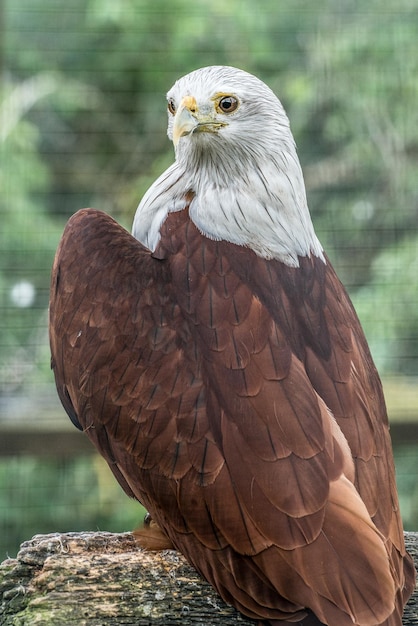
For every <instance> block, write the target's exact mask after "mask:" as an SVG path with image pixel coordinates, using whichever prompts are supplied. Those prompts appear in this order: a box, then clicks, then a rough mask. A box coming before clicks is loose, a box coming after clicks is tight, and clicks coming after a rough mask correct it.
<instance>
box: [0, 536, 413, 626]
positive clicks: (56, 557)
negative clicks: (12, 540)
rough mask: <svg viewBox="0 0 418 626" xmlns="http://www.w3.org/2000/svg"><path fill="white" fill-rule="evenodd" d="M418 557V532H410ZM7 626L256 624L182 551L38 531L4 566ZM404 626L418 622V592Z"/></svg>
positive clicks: (0, 568)
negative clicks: (150, 549) (230, 603)
mask: <svg viewBox="0 0 418 626" xmlns="http://www.w3.org/2000/svg"><path fill="white" fill-rule="evenodd" d="M406 541H407V545H408V549H409V551H410V553H411V554H412V555H413V556H414V559H415V563H416V564H417V561H418V533H406ZM0 602H1V606H0V625H1V626H36V625H42V626H72V625H77V626H123V625H129V626H180V625H181V626H194V625H197V624H205V625H206V626H217V625H219V626H221V625H222V626H237V625H239V626H246V625H247V626H251V625H252V626H254V622H253V621H251V620H248V619H246V618H244V617H243V616H242V615H240V614H239V613H237V611H235V610H234V609H233V608H232V607H230V606H227V605H226V604H225V603H224V602H222V600H221V599H220V598H219V597H218V595H217V594H216V593H215V592H214V591H213V590H212V588H211V587H210V586H209V585H208V584H207V583H206V582H205V581H203V580H202V578H201V577H200V576H199V575H198V574H197V573H196V572H195V570H193V569H192V568H191V567H190V566H189V565H188V564H187V562H186V561H185V559H184V558H183V557H182V556H181V555H180V554H179V553H178V552H174V551H172V550H166V551H163V552H144V551H143V550H141V549H140V548H138V547H137V545H136V543H135V538H134V536H133V535H132V534H130V533H124V534H112V533H104V532H96V533H66V534H51V535H37V536H35V537H34V538H33V539H31V540H30V541H26V542H25V543H23V544H22V546H21V549H20V551H19V553H18V555H17V557H16V559H8V560H6V561H4V563H3V564H2V565H0ZM403 623H404V626H412V625H413V624H416V625H418V594H415V595H414V596H413V597H412V598H411V600H410V602H409V603H408V606H407V608H406V610H405V615H404V622H403Z"/></svg>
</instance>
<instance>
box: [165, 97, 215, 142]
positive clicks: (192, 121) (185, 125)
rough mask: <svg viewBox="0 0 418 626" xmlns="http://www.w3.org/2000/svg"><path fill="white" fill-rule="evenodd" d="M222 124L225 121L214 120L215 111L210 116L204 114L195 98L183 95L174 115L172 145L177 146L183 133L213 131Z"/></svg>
mask: <svg viewBox="0 0 418 626" xmlns="http://www.w3.org/2000/svg"><path fill="white" fill-rule="evenodd" d="M223 126H226V122H219V121H218V120H216V119H215V111H214V112H213V115H212V116H211V115H208V114H205V115H204V114H202V113H201V112H200V111H199V107H198V106H197V102H196V100H195V98H194V97H193V96H185V97H184V98H183V100H182V101H181V103H180V106H179V108H178V109H177V112H176V114H175V116H174V124H173V143H174V146H175V147H176V146H177V144H178V142H179V140H180V137H184V135H190V133H193V132H208V133H214V132H216V131H218V130H219V129H220V128H222V127H223Z"/></svg>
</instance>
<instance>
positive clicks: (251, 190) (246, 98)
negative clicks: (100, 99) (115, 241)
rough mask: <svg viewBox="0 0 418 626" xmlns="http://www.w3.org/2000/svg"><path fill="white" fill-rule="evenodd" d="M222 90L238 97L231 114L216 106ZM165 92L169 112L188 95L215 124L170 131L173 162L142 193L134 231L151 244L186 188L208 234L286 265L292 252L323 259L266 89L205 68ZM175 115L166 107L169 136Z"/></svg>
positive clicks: (280, 115) (290, 147) (287, 137)
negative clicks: (206, 128) (210, 127)
mask: <svg viewBox="0 0 418 626" xmlns="http://www.w3.org/2000/svg"><path fill="white" fill-rule="evenodd" d="M225 96H233V97H234V98H235V99H236V100H237V101H238V106H237V108H236V109H235V110H233V111H232V112H223V111H222V110H220V108H219V106H218V105H219V100H220V99H221V98H222V97H225ZM167 97H168V99H169V102H170V103H171V107H170V108H172V109H176V110H178V109H179V108H180V106H181V103H182V101H184V98H187V97H192V98H194V101H195V102H196V105H197V110H198V111H199V115H200V116H202V117H204V118H205V119H211V120H212V123H213V124H214V128H215V127H216V130H213V131H212V132H193V131H190V132H188V133H187V134H184V136H181V137H180V139H179V140H178V141H177V137H176V141H177V145H176V161H175V163H174V164H173V165H172V166H171V167H170V168H168V170H166V172H164V173H163V174H162V175H161V176H160V177H159V178H158V179H157V180H156V181H155V183H154V184H153V185H152V186H151V187H150V189H149V190H148V192H147V193H146V194H145V196H144V198H143V199H142V201H141V203H140V205H139V207H138V209H137V212H136V215H135V220H134V224H133V235H134V236H135V237H136V238H137V239H139V240H140V241H141V242H142V243H144V245H146V246H147V247H148V248H149V249H151V250H154V249H155V248H156V246H157V245H158V241H159V230H160V227H161V224H162V223H163V221H164V219H165V218H166V216H167V214H168V213H169V212H171V211H180V210H181V209H183V208H185V206H186V204H187V200H186V199H185V195H186V194H187V193H188V192H193V200H192V202H191V204H190V210H189V213H190V217H191V219H192V220H193V222H194V223H195V225H196V226H197V227H198V228H199V230H200V231H201V232H202V233H203V234H204V235H206V236H207V237H209V238H212V239H216V240H226V241H230V242H231V243H235V244H238V245H242V246H247V247H249V248H251V249H252V250H254V251H255V252H256V254H258V255H259V256H261V257H264V258H266V259H272V258H275V259H278V260H280V261H282V262H284V263H286V264H287V265H290V266H293V267H297V266H298V264H299V262H298V256H307V255H311V254H314V255H316V256H319V257H321V258H322V259H323V258H324V257H323V251H322V247H321V244H320V243H319V241H318V239H317V237H316V235H315V232H314V229H313V225H312V222H311V218H310V214H309V210H308V206H307V202H306V193H305V185H304V181H303V174H302V170H301V167H300V164H299V159H298V157H297V154H296V147H295V142H294V139H293V136H292V133H291V131H290V128H289V120H288V118H287V116H286V113H285V111H284V109H283V107H282V105H281V103H280V101H279V100H278V98H277V97H276V96H275V95H274V93H273V92H272V91H271V89H270V88H269V87H267V85H265V84H264V83H263V82H262V81H261V80H259V79H258V78H256V77H255V76H253V75H251V74H248V73H247V72H244V71H242V70H238V69H235V68H232V67H224V66H212V67H206V68H202V69H199V70H196V71H194V72H192V73H190V74H187V75H186V76H184V77H183V78H180V79H179V80H178V81H177V82H176V83H175V85H174V86H173V87H172V89H171V90H170V91H169V92H168V94H167ZM174 119H175V118H174V114H172V113H170V112H169V123H168V136H169V137H170V139H173V124H174ZM189 198H190V194H189Z"/></svg>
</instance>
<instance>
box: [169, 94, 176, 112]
mask: <svg viewBox="0 0 418 626" xmlns="http://www.w3.org/2000/svg"><path fill="white" fill-rule="evenodd" d="M167 106H168V110H169V111H170V113H171V115H174V114H175V112H176V105H175V104H174V100H173V98H170V100H169V101H168V104H167Z"/></svg>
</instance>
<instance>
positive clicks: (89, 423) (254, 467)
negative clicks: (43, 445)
mask: <svg viewBox="0 0 418 626" xmlns="http://www.w3.org/2000/svg"><path fill="white" fill-rule="evenodd" d="M188 201H189V202H190V197H189V200H188ZM185 203H186V204H187V199H185ZM50 335H51V351H52V365H53V369H54V374H55V378H56V382H57V389H58V393H59V395H60V398H61V400H62V402H63V405H64V407H65V408H66V410H67V412H68V413H69V415H70V417H71V418H72V420H73V421H74V422H75V423H78V424H79V425H80V426H81V428H82V429H83V430H84V431H85V432H86V434H87V435H88V436H89V437H90V438H91V439H92V441H93V443H94V444H95V445H96V447H97V448H98V449H99V451H100V452H101V453H102V454H103V456H104V457H105V458H106V459H107V461H108V463H109V465H110V467H111V469H112V471H113V472H114V474H115V476H116V478H117V479H118V480H119V482H120V484H121V485H122V487H123V488H124V489H125V491H126V492H127V493H128V494H129V495H131V496H132V495H134V496H135V497H136V498H137V499H139V500H140V501H141V502H142V503H143V504H144V505H145V506H146V507H147V508H148V510H149V511H150V513H151V515H152V517H153V519H154V520H155V521H156V522H157V523H158V524H159V526H160V527H161V528H162V529H163V530H164V532H165V533H166V534H167V536H168V537H169V539H170V540H171V542H172V543H173V545H174V546H176V547H177V548H178V549H179V550H181V551H182V552H183V554H185V556H186V557H187V558H188V559H189V561H190V562H191V563H192V564H193V565H194V566H195V567H196V568H197V569H198V570H199V571H201V572H202V574H203V575H204V576H205V577H206V578H207V579H208V580H209V581H210V582H211V583H212V584H213V585H214V586H215V588H216V589H217V590H218V592H219V593H220V595H221V596H222V597H223V598H224V599H225V600H226V601H228V602H230V603H232V604H234V605H235V606H236V607H237V608H238V609H239V610H241V611H242V612H244V613H245V614H246V615H248V616H250V617H253V618H259V619H266V620H267V619H270V620H290V621H292V622H294V621H297V620H301V619H303V618H304V617H305V616H306V615H307V609H308V613H309V614H310V615H311V612H313V613H315V615H316V616H317V619H318V620H320V621H321V622H323V623H325V624H332V625H333V626H334V625H335V624H337V623H338V624H339V625H341V626H344V625H345V624H347V625H348V624H350V625H351V624H356V625H359V626H360V625H361V626H369V625H370V626H372V625H377V624H379V625H381V626H383V625H384V626H396V625H400V624H401V613H402V607H403V604H404V602H405V600H406V598H407V597H408V595H409V594H410V592H411V589H412V586H413V566H412V564H411V560H410V559H409V557H408V556H407V555H406V554H405V550H404V545H403V536H402V525H401V522H400V517H399V509H398V504H397V496H396V489H395V483H394V469H393V461H392V456H391V451H390V440H389V434H388V426H387V418H386V413H385V407H384V401H383V396H382V392H381V387H380V382H379V379H378V376H377V373H376V371H375V368H374V366H373V363H372V361H371V357H370V354H369V352H368V349H367V345H366V342H365V340H364V337H363V334H362V331H361V328H360V325H359V323H358V320H357V318H356V316H355V313H354V311H353V309H352V306H351V304H350V302H349V300H348V297H347V295H346V293H345V291H344V289H343V288H342V286H341V285H340V283H339V281H338V279H337V278H336V276H335V274H334V272H333V270H332V268H331V266H330V264H329V263H325V262H324V261H323V260H322V259H320V258H318V257H314V256H312V257H311V258H308V257H306V258H300V259H299V267H295V268H293V267H289V266H288V265H286V264H284V263H281V262H280V261H277V260H267V259H263V258H261V257H260V256H257V255H256V254H255V253H254V252H253V251H251V250H248V249H245V248H242V247H240V246H235V245H233V244H230V243H226V242H222V241H214V240H212V239H209V238H207V237H205V236H204V235H202V234H201V232H200V231H199V230H198V229H197V228H196V226H195V225H194V224H193V222H192V221H191V220H190V216H189V212H188V209H187V206H186V208H185V209H184V210H181V211H177V212H172V213H171V214H170V215H168V217H167V219H166V220H165V222H164V223H163V225H162V227H161V232H160V242H159V244H158V246H157V247H156V249H155V251H154V253H153V254H151V253H150V251H148V250H147V249H145V248H144V247H143V246H142V245H141V244H140V243H139V242H138V241H136V240H135V239H134V238H133V237H131V236H130V235H129V234H128V233H127V232H126V231H124V230H123V229H122V228H121V227H120V226H118V225H117V224H116V223H115V222H114V221H113V220H111V218H109V217H108V216H106V215H104V214H102V213H100V212H96V211H91V210H90V211H89V210H86V211H81V212H79V213H77V214H76V215H75V216H74V217H73V218H72V219H71V220H70V221H69V223H68V226H67V228H66V230H65V233H64V235H63V239H62V241H61V244H60V247H59V249H58V252H57V256H56V260H55V264H54V270H53V276H52V283H51V305H50ZM334 418H335V419H334ZM318 623H319V622H318Z"/></svg>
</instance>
